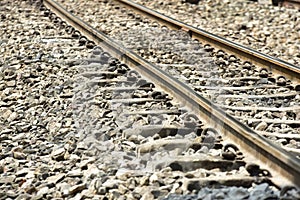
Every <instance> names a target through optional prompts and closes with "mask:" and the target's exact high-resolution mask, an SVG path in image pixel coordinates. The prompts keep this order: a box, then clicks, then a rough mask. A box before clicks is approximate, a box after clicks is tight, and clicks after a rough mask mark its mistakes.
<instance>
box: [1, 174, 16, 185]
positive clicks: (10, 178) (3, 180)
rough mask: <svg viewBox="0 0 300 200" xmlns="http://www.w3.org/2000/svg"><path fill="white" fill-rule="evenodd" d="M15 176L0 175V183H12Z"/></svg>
mask: <svg viewBox="0 0 300 200" xmlns="http://www.w3.org/2000/svg"><path fill="white" fill-rule="evenodd" d="M15 178H16V176H15V175H11V176H2V177H0V184H8V183H13V182H14V180H15Z"/></svg>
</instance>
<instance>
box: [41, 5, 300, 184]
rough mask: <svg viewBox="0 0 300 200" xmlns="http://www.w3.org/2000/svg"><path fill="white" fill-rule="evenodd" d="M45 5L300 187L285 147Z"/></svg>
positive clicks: (290, 70)
mask: <svg viewBox="0 0 300 200" xmlns="http://www.w3.org/2000/svg"><path fill="white" fill-rule="evenodd" d="M119 1H120V2H122V3H124V4H126V5H128V6H130V7H131V8H136V9H139V12H143V14H144V12H146V13H147V14H148V15H149V16H151V17H152V18H155V19H156V20H159V21H161V22H163V23H164V24H166V25H168V26H171V27H174V28H177V29H185V30H187V31H188V32H189V33H190V35H191V36H192V37H195V38H197V39H201V40H205V42H206V43H211V44H214V45H215V46H218V47H219V48H222V49H226V50H227V51H230V52H232V53H234V54H236V55H237V56H239V57H246V58H247V59H248V60H251V61H252V62H253V61H255V63H259V64H260V65H263V66H269V68H271V69H272V70H273V72H274V70H276V71H279V72H281V73H282V72H284V73H286V74H287V75H289V76H294V80H296V81H298V79H299V77H300V73H299V72H300V69H299V68H297V67H296V66H293V65H290V64H288V63H285V62H283V61H280V60H278V59H275V58H272V57H269V56H266V55H263V54H261V53H259V52H256V51H254V50H251V49H249V48H245V47H242V46H240V45H237V44H234V43H231V42H229V41H227V40H225V39H222V38H220V37H218V36H214V35H212V34H209V33H207V32H205V31H201V30H198V29H195V28H193V27H190V26H188V25H185V24H183V23H181V22H178V21H176V20H173V19H170V18H168V17H166V16H162V15H160V14H159V13H157V12H155V11H151V10H149V9H146V8H144V7H142V6H140V5H137V4H134V3H132V2H130V1H127V0H119ZM43 3H44V5H45V6H46V7H48V8H49V9H51V10H52V11H53V12H54V13H56V14H57V15H58V16H60V17H61V18H63V19H64V20H66V21H67V22H68V23H69V24H70V25H72V26H73V27H75V28H76V29H77V30H79V31H80V32H81V33H82V34H84V35H85V36H87V37H88V38H89V39H91V40H93V41H94V42H95V43H97V44H99V45H100V46H101V47H102V48H103V49H104V50H106V51H108V52H109V53H110V54H111V55H112V56H115V57H116V58H118V59H120V60H121V61H122V62H124V63H126V64H128V65H129V66H131V67H132V68H134V69H135V70H136V71H138V72H139V73H141V74H143V75H144V76H146V77H147V78H149V79H151V80H152V81H153V82H155V83H156V84H158V85H159V86H160V87H161V88H163V89H164V90H165V91H167V92H168V93H170V94H171V95H173V96H174V97H175V98H176V99H178V100H179V101H181V102H182V103H183V104H184V105H185V106H187V107H189V108H190V109H191V110H193V111H194V113H195V114H197V115H199V116H200V115H201V117H202V118H204V119H205V120H206V121H207V122H208V123H210V124H211V126H212V127H215V128H216V129H217V130H220V131H222V132H223V133H225V134H226V135H225V136H226V137H228V138H229V139H231V140H233V141H234V142H235V143H236V144H238V145H239V147H240V148H241V149H242V150H244V151H245V152H247V154H249V157H251V159H253V160H256V161H257V160H258V161H259V162H260V164H262V165H263V166H265V167H266V168H267V169H268V170H269V171H270V172H271V173H272V174H273V178H272V181H273V182H274V183H275V184H277V185H278V186H282V183H284V181H283V180H282V178H283V179H285V180H286V181H288V182H289V183H292V184H294V185H296V186H297V187H300V162H299V160H298V159H296V158H295V157H294V156H292V155H291V154H290V153H288V152H287V151H285V150H283V149H281V148H279V147H278V146H276V145H275V144H273V143H271V142H270V141H268V140H267V139H265V138H263V137H262V136H260V135H259V134H257V133H256V132H254V131H253V130H251V129H250V128H248V127H247V126H245V125H243V124H242V123H240V122H239V121H237V120H236V119H234V118H233V117H231V116H229V115H228V114H226V113H225V112H224V111H222V110H221V109H220V108H218V107H216V106H215V105H213V104H212V103H211V102H210V101H208V100H207V99H205V98H204V97H202V96H200V95H199V94H197V93H196V92H195V91H194V90H193V89H191V88H189V87H188V86H186V85H185V84H183V83H181V82H180V81H178V80H176V79H175V78H173V77H171V76H170V75H168V74H167V73H165V72H164V71H162V70H161V69H159V68H158V67H156V66H154V65H152V64H150V63H149V62H147V61H145V60H143V59H142V58H141V57H140V56H138V55H137V54H135V53H133V52H131V51H129V50H127V49H125V48H124V47H122V46H120V45H119V44H117V43H115V42H114V41H113V40H111V39H110V38H108V37H107V36H106V35H104V34H102V33H100V32H99V31H97V30H95V29H94V28H93V27H91V26H90V25H88V24H87V23H85V22H83V21H82V20H80V19H79V18H77V17H76V16H74V15H73V14H71V13H70V12H68V11H67V10H65V9H64V8H63V7H61V6H60V5H59V4H58V3H56V2H55V1H52V0H44V1H43Z"/></svg>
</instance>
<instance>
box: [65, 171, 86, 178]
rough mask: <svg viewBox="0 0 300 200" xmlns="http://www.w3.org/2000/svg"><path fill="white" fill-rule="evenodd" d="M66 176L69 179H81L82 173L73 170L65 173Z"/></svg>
mask: <svg viewBox="0 0 300 200" xmlns="http://www.w3.org/2000/svg"><path fill="white" fill-rule="evenodd" d="M67 176H69V177H82V176H83V172H82V171H81V170H80V169H75V170H72V171H69V172H68V173H67Z"/></svg>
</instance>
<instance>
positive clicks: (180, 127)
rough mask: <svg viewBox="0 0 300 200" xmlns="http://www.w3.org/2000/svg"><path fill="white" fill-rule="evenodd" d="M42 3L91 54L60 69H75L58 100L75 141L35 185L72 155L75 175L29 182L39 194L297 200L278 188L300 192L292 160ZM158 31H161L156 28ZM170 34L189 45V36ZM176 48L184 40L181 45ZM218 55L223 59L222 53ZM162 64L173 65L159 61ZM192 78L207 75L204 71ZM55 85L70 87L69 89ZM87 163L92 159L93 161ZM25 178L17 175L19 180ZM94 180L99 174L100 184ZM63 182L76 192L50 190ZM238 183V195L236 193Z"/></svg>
mask: <svg viewBox="0 0 300 200" xmlns="http://www.w3.org/2000/svg"><path fill="white" fill-rule="evenodd" d="M43 3H44V5H45V6H46V7H48V8H50V9H51V10H52V11H54V12H55V14H54V13H51V11H49V10H48V9H46V8H45V7H44V6H40V7H39V9H40V10H41V12H43V14H44V15H45V16H48V17H49V18H50V19H51V20H52V22H53V23H54V24H55V26H56V27H59V28H58V29H65V31H67V32H68V33H70V34H71V36H72V37H73V38H75V39H76V38H77V40H78V42H79V44H80V45H83V46H86V47H87V48H90V49H93V50H92V51H91V52H90V56H88V57H86V58H78V57H77V56H76V55H74V56H72V57H73V58H72V59H70V60H63V64H67V65H68V66H69V67H70V69H72V70H75V71H77V75H75V76H74V86H73V87H74V89H73V93H70V94H69V93H67V94H65V93H62V94H61V95H60V98H72V99H73V104H72V115H71V116H72V118H73V120H74V124H75V127H76V130H75V133H76V134H74V131H73V132H69V133H68V134H67V135H66V137H71V140H70V141H68V142H67V143H64V148H58V149H54V150H53V152H52V153H51V157H52V159H53V160H54V161H55V163H56V165H55V166H54V168H55V169H54V170H53V171H51V172H49V174H43V175H41V177H40V178H39V179H43V178H45V177H46V178H47V176H51V177H52V175H53V174H54V173H56V172H57V171H60V172H62V173H65V171H63V170H62V169H61V168H63V166H62V165H64V164H65V163H66V161H67V160H71V158H69V157H72V156H73V157H72V159H73V161H74V158H75V160H76V159H78V160H77V162H79V161H80V164H78V165H77V164H74V167H72V169H74V168H75V170H72V171H70V172H68V174H67V175H66V176H59V175H60V174H57V173H56V175H57V176H59V177H57V176H55V177H52V178H51V180H52V182H51V183H50V184H49V183H48V184H47V185H45V184H44V183H42V184H41V183H39V184H38V183H37V184H35V185H36V186H37V187H39V188H42V189H41V190H38V191H37V194H38V196H40V197H46V192H45V193H44V191H45V188H51V191H53V188H54V189H55V188H56V187H57V189H58V190H62V197H65V198H71V197H75V198H93V197H99V198H101V197H102V198H105V197H106V198H111V199H119V198H122V197H123V196H126V198H131V199H139V198H143V199H151V198H152V199H153V198H162V197H163V196H166V195H168V196H169V198H171V199H174V198H185V197H190V198H192V197H195V198H204V197H205V196H206V195H210V196H211V197H212V198H214V197H216V195H218V197H220V198H221V197H223V198H232V197H235V198H237V197H238V198H241V199H242V198H248V197H253V198H259V195H260V194H258V193H264V195H265V197H269V198H270V197H273V198H278V197H282V198H284V197H285V198H294V197H296V198H297V195H298V194H297V191H295V190H294V189H293V188H291V187H284V186H286V185H288V184H292V185H295V186H299V182H298V181H299V180H298V179H297V177H299V169H300V168H299V161H298V160H297V159H296V158H295V157H293V156H291V155H290V154H289V153H287V152H286V151H284V150H282V149H281V148H278V146H277V145H274V144H273V143H271V142H270V141H268V140H266V139H265V138H263V137H261V136H260V135H258V134H257V133H255V132H254V131H253V130H251V129H249V128H248V127H247V126H245V125H242V124H241V123H240V122H238V121H237V120H236V119H234V118H233V117H231V116H229V115H228V114H226V113H225V112H224V111H222V110H221V109H219V108H218V107H216V106H214V105H213V104H211V102H210V101H209V100H207V99H205V98H203V97H202V96H200V95H199V94H198V92H196V91H195V89H196V88H191V87H190V86H187V85H186V84H184V83H182V82H179V81H178V80H177V79H175V78H172V77H171V76H170V75H169V74H168V73H166V72H165V71H169V70H168V69H166V68H163V69H164V70H162V69H160V68H158V67H156V66H154V65H153V64H151V63H149V62H147V61H145V60H143V59H142V58H141V57H139V56H138V55H137V54H135V53H132V52H131V51H129V50H128V49H126V48H124V47H123V46H120V45H119V44H118V43H115V42H114V41H113V40H111V39H110V38H108V37H107V36H106V35H104V34H102V33H100V32H99V31H97V30H96V29H94V28H93V27H91V26H89V25H88V24H86V23H84V22H82V21H81V20H79V19H78V18H76V17H75V16H74V15H72V14H71V13H69V12H68V11H67V10H64V9H63V8H62V7H61V6H59V4H57V3H55V2H53V1H43ZM56 15H58V16H60V17H61V18H62V19H60V18H58V17H57V16H56ZM64 20H66V22H67V23H69V24H70V25H71V26H69V25H68V24H67V23H66V22H64ZM76 29H77V30H76ZM79 31H80V32H79ZM156 31H157V32H158V33H159V32H160V30H158V29H157V30H156ZM163 31H164V33H165V35H168V34H171V35H172V37H174V33H175V32H172V31H169V30H168V29H164V30H163ZM81 34H83V35H85V36H83V35H81ZM175 35H176V34H175ZM154 36H155V35H154ZM176 37H178V38H179V39H180V37H183V38H184V39H185V41H188V40H186V39H188V38H187V37H186V33H185V32H183V33H182V34H180V35H179V36H176ZM173 39H174V38H173ZM178 41H179V43H180V41H181V40H178ZM158 42H159V41H158ZM188 43H189V44H191V45H196V46H194V47H195V50H199V49H198V45H199V43H197V42H195V43H194V42H188ZM167 44H168V45H169V43H168V42H167ZM96 45H99V46H100V47H98V46H96ZM139 50H142V49H139ZM204 50H205V51H207V52H203V50H201V49H200V50H199V53H200V55H202V56H203V55H204V56H205V62H206V64H212V59H211V58H210V56H209V52H211V50H212V48H211V47H209V46H206V47H205V49H204ZM144 53H145V54H147V52H144ZM216 53H218V54H223V55H224V56H226V54H225V52H222V51H219V52H216ZM53 54H54V56H55V55H60V56H59V57H57V58H61V59H62V58H64V56H67V55H64V56H63V53H62V52H61V51H60V50H59V49H58V52H53ZM181 57H182V56H181ZM221 57H222V56H221ZM231 59H233V58H231ZM37 62H39V61H37ZM24 64H26V62H25V63H24ZM27 64H28V63H27ZM246 65H247V66H248V65H249V63H247V64H246ZM191 66H192V64H191V63H189V64H182V63H180V64H178V65H177V66H176V67H177V68H176V69H177V70H178V71H179V73H180V70H182V67H184V68H186V67H191ZM160 67H169V65H166V64H165V63H161V66H160ZM248 67H249V66H248ZM250 67H253V66H250ZM174 69H175V68H173V69H172V70H173V71H174ZM198 70H199V69H197V71H198ZM198 72H202V74H206V73H207V69H206V70H205V69H204V68H203V69H201V70H199V71H198ZM260 74H261V76H263V77H266V75H265V71H260ZM187 75H188V74H187ZM188 76H189V75H188ZM179 78H181V79H182V78H183V77H179ZM247 80H248V79H247ZM250 80H251V81H253V80H254V81H255V80H256V79H255V78H251V79H250ZM284 80H286V79H283V82H284ZM204 81H206V80H204ZM277 82H279V83H280V82H282V80H278V81H277ZM280 84H281V83H280ZM282 84H283V83H282ZM222 86H223V85H222ZM69 87H70V86H69ZM210 87H212V85H210ZM228 87H230V86H228ZM272 87H275V86H272ZM59 88H60V90H64V89H65V88H68V83H64V85H63V87H59ZM59 88H57V89H59ZM199 89H201V88H198V90H199ZM244 89H245V88H244ZM246 89H248V88H246ZM294 89H295V90H296V87H294ZM57 92H58V93H61V92H59V91H57ZM53 94H55V93H53ZM206 94H207V96H209V95H212V93H208V92H206ZM231 95H233V94H231ZM287 96H289V94H287ZM221 97H222V96H220V98H221ZM273 98H274V97H273ZM51 101H52V103H53V104H57V103H56V102H55V101H53V100H51ZM62 106H63V105H62ZM287 109H288V108H287ZM270 110H271V109H270ZM52 112H55V110H54V111H52ZM52 114H53V113H52ZM66 114H68V113H66ZM69 114H70V113H69ZM69 114H68V116H69ZM69 117H70V116H69ZM64 123H67V122H64ZM57 125H58V124H57V123H56V122H53V123H52V122H51V123H50V122H49V123H48V124H47V129H49V130H51V128H50V127H51V126H54V127H55V126H57ZM61 131H62V130H59V133H58V134H56V135H55V137H57V139H58V141H59V140H63V138H60V136H61V137H62V136H64V135H65V134H66V132H62V133H61ZM4 134H5V133H4ZM50 134H51V131H50ZM52 134H55V133H52ZM72 137H73V139H72ZM74 140H75V141H77V140H78V142H75V144H76V145H75V146H76V147H73V146H74ZM58 144H60V142H59V143H58ZM73 148H75V151H74V152H75V154H78V155H80V156H82V155H81V154H80V150H87V152H86V155H85V156H90V158H89V159H87V160H81V159H80V158H78V155H77V157H76V156H75V155H74V154H73V150H72V149H73ZM46 151H47V150H46ZM66 151H67V152H66ZM16 152H18V151H16ZM68 152H70V153H72V155H71V156H70V155H69V154H68ZM16 154H17V153H16ZM14 155H15V153H14ZM44 155H47V152H41V156H42V157H41V158H42V159H44V158H43V156H44ZM6 156H9V155H6ZM93 156H96V157H97V159H98V160H97V161H95V160H94V159H95V158H93ZM108 158H110V159H111V160H108ZM94 162H95V163H94ZM93 163H94V164H93ZM96 163H97V164H96ZM95 164H96V165H95ZM66 170H68V168H67V169H66ZM78 170H79V171H78ZM81 170H82V171H83V172H81ZM23 173H24V172H22V173H21V172H19V173H18V176H20V174H21V176H22V174H23ZM81 173H83V174H85V175H84V177H86V176H87V175H86V174H89V175H88V177H89V178H85V179H84V181H82V180H78V177H81V176H82V175H81ZM100 175H101V176H102V177H100V178H99V176H100ZM93 177H94V179H93ZM95 177H96V178H95ZM72 178H74V179H72ZM64 179H67V180H68V183H69V184H74V182H75V185H74V186H73V187H70V188H68V187H67V186H66V184H60V186H56V185H55V184H57V183H58V184H59V182H61V181H62V180H64ZM1 180H2V179H1ZM18 180H20V181H21V183H20V184H21V185H22V184H23V183H24V180H23V179H18ZM49 181H50V180H49ZM1 183H2V182H1ZM25 183H26V181H25ZM24 185H28V184H27V183H26V184H24ZM90 185H92V187H90ZM233 186H235V187H233ZM239 186H241V188H237V187H239ZM274 186H275V187H274ZM212 187H213V188H214V187H215V188H218V189H212ZM63 188H67V189H63ZM85 189H89V190H91V191H90V192H89V191H85ZM48 190H49V189H48ZM35 192H36V191H35V189H32V188H31V189H30V193H32V194H34V193H35ZM197 192H199V193H198V194H197ZM27 193H28V192H27ZM190 193H193V194H190ZM222 193H223V194H222ZM9 195H12V194H10V193H9ZM182 195H184V196H182ZM195 195H196V196H195ZM222 195H223V196H222ZM224 195H225V196H224ZM298 196H299V195H298ZM47 197H50V196H49V195H48V196H47Z"/></svg>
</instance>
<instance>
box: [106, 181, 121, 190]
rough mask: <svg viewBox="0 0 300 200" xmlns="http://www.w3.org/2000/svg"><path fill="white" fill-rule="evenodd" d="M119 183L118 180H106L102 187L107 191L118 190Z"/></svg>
mask: <svg viewBox="0 0 300 200" xmlns="http://www.w3.org/2000/svg"><path fill="white" fill-rule="evenodd" d="M119 183H120V181H119V180H112V179H108V180H107V181H105V182H104V183H103V185H102V186H103V187H106V188H108V189H116V188H118V185H119Z"/></svg>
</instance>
